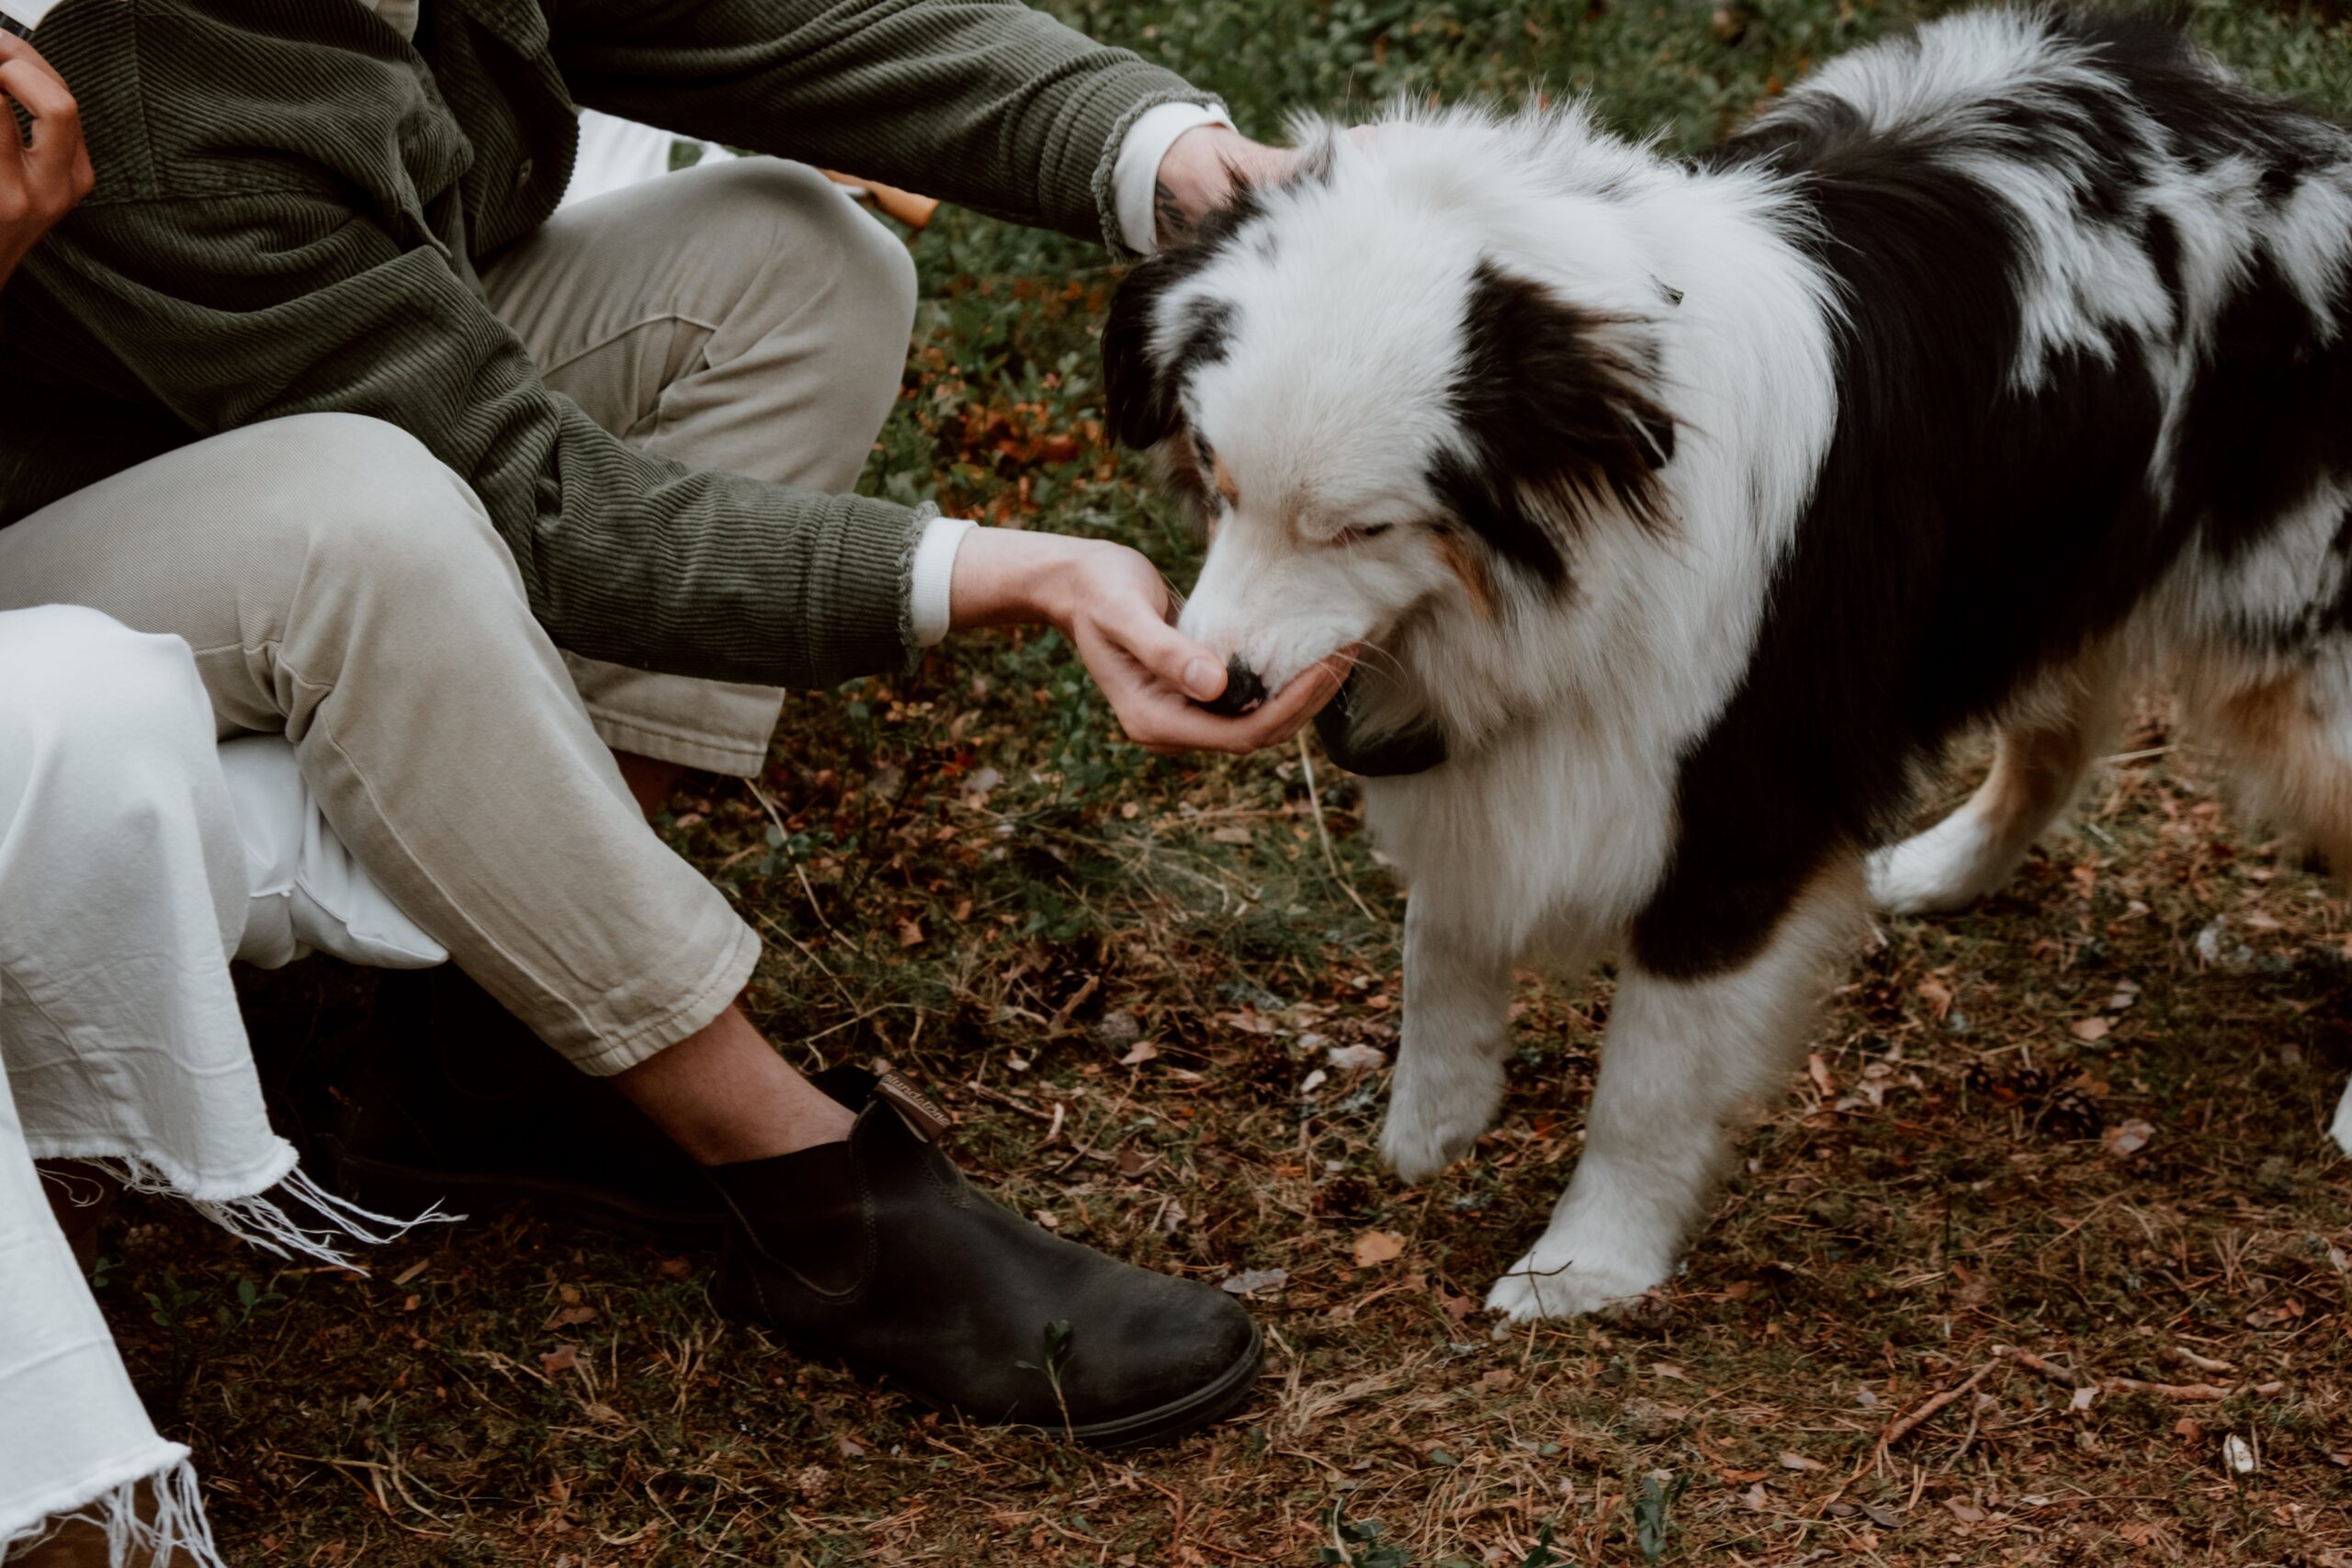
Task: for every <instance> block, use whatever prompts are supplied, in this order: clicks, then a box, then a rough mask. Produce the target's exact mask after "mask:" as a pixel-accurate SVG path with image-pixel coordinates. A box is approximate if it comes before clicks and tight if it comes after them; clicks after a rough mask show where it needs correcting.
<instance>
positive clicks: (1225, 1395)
mask: <svg viewBox="0 0 2352 1568" xmlns="http://www.w3.org/2000/svg"><path fill="white" fill-rule="evenodd" d="M1265 1362H1266V1337H1265V1334H1264V1333H1263V1331H1261V1329H1260V1328H1259V1327H1258V1325H1256V1324H1255V1323H1252V1324H1250V1348H1249V1349H1248V1350H1247V1351H1245V1352H1243V1354H1242V1356H1241V1359H1239V1360H1238V1361H1236V1362H1234V1363H1233V1365H1232V1366H1230V1367H1227V1369H1226V1370H1225V1371H1223V1372H1221V1373H1219V1374H1218V1376H1217V1379H1216V1382H1211V1383H1207V1384H1204V1386H1202V1387H1201V1388H1198V1389H1196V1390H1194V1391H1193V1393H1188V1394H1186V1395H1185V1396H1184V1397H1183V1398H1182V1399H1179V1400H1176V1401H1173V1402H1172V1403H1170V1404H1163V1405H1161V1406H1160V1407H1159V1409H1157V1410H1147V1411H1145V1412H1143V1413H1142V1414H1141V1415H1138V1416H1122V1417H1121V1418H1120V1419H1118V1420H1116V1421H1098V1422H1096V1423H1095V1424H1094V1425H1092V1426H1091V1427H1070V1428H1069V1436H1070V1438H1072V1439H1074V1440H1076V1441H1078V1442H1080V1443H1083V1444H1085V1445H1086V1446H1087V1447H1088V1448H1090V1449H1101V1450H1105V1451H1106V1452H1113V1453H1115V1452H1117V1451H1118V1450H1122V1449H1143V1448H1150V1447H1152V1446H1154V1445H1156V1444H1159V1443H1169V1442H1173V1441H1175V1440H1176V1439H1177V1438H1182V1437H1186V1436H1189V1435H1190V1434H1192V1433H1193V1432H1196V1431H1199V1430H1200V1429H1201V1428H1202V1427H1206V1426H1209V1425H1210V1424H1212V1423H1214V1422H1216V1421H1217V1420H1219V1419H1221V1418H1222V1417H1224V1416H1227V1415H1230V1414H1231V1413H1232V1412H1233V1410H1234V1409H1235V1407H1237V1406H1238V1405H1239V1404H1241V1402H1242V1401H1243V1400H1245V1399H1247V1398H1249V1397H1250V1389H1251V1388H1253V1387H1254V1386H1256V1384H1257V1382H1258V1371H1259V1369H1260V1368H1261V1367H1263V1366H1264V1365H1265ZM1033 1429H1034V1430H1038V1431H1043V1432H1045V1433H1046V1434H1047V1435H1048V1436H1052V1435H1054V1428H1052V1427H1036V1428H1033Z"/></svg>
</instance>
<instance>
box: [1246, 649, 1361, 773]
mask: <svg viewBox="0 0 2352 1568" xmlns="http://www.w3.org/2000/svg"><path fill="white" fill-rule="evenodd" d="M1354 665H1355V653H1354V650H1353V649H1347V650H1344V651H1342V652H1340V653H1335V654H1333V655H1332V656H1331V657H1330V658H1329V659H1327V660H1324V661H1323V662H1322V663H1320V664H1317V665H1315V666H1314V667H1313V668H1311V669H1308V670H1306V671H1302V672H1301V673H1300V674H1298V675H1296V676H1295V677H1293V678H1292V680H1291V682H1290V683H1289V684H1288V685H1286V686H1284V687H1283V689H1282V690H1281V691H1279V692H1277V693H1275V694H1274V695H1273V697H1272V700H1271V701H1269V702H1268V703H1267V704H1266V705H1264V706H1263V707H1261V708H1258V709H1256V710H1255V711H1253V712H1251V713H1249V714H1246V715H1244V716H1243V719H1242V722H1243V723H1244V724H1245V725H1246V726H1247V727H1248V728H1249V729H1250V732H1251V733H1250V736H1249V739H1250V741H1251V744H1250V748H1249V749H1250V750H1253V751H1254V750H1258V749H1259V748H1260V747H1263V746H1274V745H1279V744H1281V743H1282V742H1283V741H1285V740H1288V739H1290V738H1291V737H1292V736H1294V735H1296V734H1297V733H1298V732H1299V731H1300V730H1301V729H1304V728H1306V724H1307V721H1308V720H1310V719H1312V718H1313V717H1314V716H1316V715H1317V713H1320V712H1321V711H1322V709H1323V705H1325V704H1326V703H1329V701H1330V700H1331V699H1332V698H1333V697H1334V696H1336V695H1338V694H1339V691H1340V684H1341V683H1342V682H1345V681H1346V680H1347V678H1348V671H1350V670H1351V669H1352V668H1353V667H1354ZM1236 739H1241V737H1236Z"/></svg>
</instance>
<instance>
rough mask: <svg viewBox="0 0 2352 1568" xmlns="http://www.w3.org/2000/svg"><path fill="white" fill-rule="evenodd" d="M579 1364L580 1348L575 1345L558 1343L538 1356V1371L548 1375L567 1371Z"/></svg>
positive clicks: (553, 1375)
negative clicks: (544, 1353)
mask: <svg viewBox="0 0 2352 1568" xmlns="http://www.w3.org/2000/svg"><path fill="white" fill-rule="evenodd" d="M579 1364H580V1350H579V1348H578V1347H577V1346H572V1345H559V1346H557V1347H556V1348H554V1349H552V1350H550V1351H548V1353H547V1354H546V1355H544V1356H541V1357H540V1358H539V1371H543V1372H545V1373H547V1375H548V1376H549V1377H555V1376H557V1375H558V1374H560V1373H562V1372H568V1371H571V1369H572V1368H574V1367H576V1366H578V1365H579Z"/></svg>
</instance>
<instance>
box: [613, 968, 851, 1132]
mask: <svg viewBox="0 0 2352 1568" xmlns="http://www.w3.org/2000/svg"><path fill="white" fill-rule="evenodd" d="M613 1084H614V1087H616V1089H619V1090H620V1091H621V1093H623V1094H624V1095H626V1096H628V1099H629V1100H630V1102H631V1103H633V1104H634V1105H636V1107H637V1108H638V1109H639V1111H644V1112H645V1114H646V1115H647V1116H648V1117H650V1118H651V1120H652V1122H653V1124H654V1125H655V1126H657V1127H659V1128H661V1129H662V1132H663V1133H665V1134H668V1135H669V1137H670V1139H671V1141H673V1143H675V1144H676V1145H678V1146H679V1147H680V1148H681V1149H684V1151H685V1152H686V1154H687V1156H689V1157H690V1158H692V1159H694V1160H695V1162H696V1163H698V1164H701V1165H734V1164H738V1163H741V1162H742V1161H744V1160H754V1159H769V1158H773V1157H774V1156H777V1155H786V1154H792V1153H794V1152H796V1151H797V1150H800V1149H805V1148H810V1147H813V1146H815V1145H819V1144H829V1143H838V1142H839V1141H841V1140H842V1139H843V1138H846V1137H848V1136H849V1133H850V1127H851V1125H852V1124H853V1123H854V1121H855V1120H856V1119H855V1117H854V1116H853V1115H852V1114H851V1112H850V1111H849V1108H848V1107H847V1106H844V1105H842V1103H841V1102H840V1101H838V1100H832V1099H831V1098H830V1097H828V1096H827V1095H826V1094H825V1092H824V1091H823V1090H822V1089H818V1088H817V1087H816V1086H815V1085H814V1084H812V1083H810V1082H809V1080H808V1079H807V1078H804V1077H801V1076H800V1075H799V1074H798V1073H797V1072H795V1071H793V1069H792V1067H791V1066H790V1065H789V1064H788V1063H786V1061H785V1060H784V1058H783V1057H781V1056H779V1055H776V1054H775V1047H774V1046H772V1045H770V1044H769V1043H768V1042H767V1041H766V1039H765V1038H764V1037H763V1036H762V1035H761V1033H760V1032H759V1031H758V1030H757V1029H755V1028H753V1027H752V1021H751V1020H749V1019H747V1018H745V1017H744V1016H743V1013H742V1010H741V1009H740V1008H732V1007H730V1008H729V1009H728V1010H726V1011H725V1012H723V1013H721V1014H719V1015H718V1018H716V1019H713V1020H712V1021H710V1022H709V1023H707V1024H706V1025H704V1026H703V1027H702V1028H701V1029H699V1030H696V1031H695V1032H694V1033H692V1034H689V1035H687V1036H686V1037H685V1038H684V1040H681V1041H679V1042H678V1043H676V1044H674V1045H672V1046H670V1047H668V1048H667V1049H665V1050H663V1051H662V1052H660V1053H659V1054H658V1055H652V1056H650V1057H648V1058H647V1059H646V1060H644V1061H642V1062H639V1064H638V1065H637V1066H633V1067H631V1068H629V1069H628V1071H626V1072H624V1073H621V1074H619V1075H617V1076H616V1077H615V1078H614V1079H613Z"/></svg>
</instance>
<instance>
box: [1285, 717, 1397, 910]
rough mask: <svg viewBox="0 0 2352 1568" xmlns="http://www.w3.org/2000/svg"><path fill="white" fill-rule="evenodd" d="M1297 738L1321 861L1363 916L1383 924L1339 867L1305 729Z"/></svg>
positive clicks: (1337, 853)
mask: <svg viewBox="0 0 2352 1568" xmlns="http://www.w3.org/2000/svg"><path fill="white" fill-rule="evenodd" d="M1297 740H1298V765H1299V767H1300V768H1301V769H1303V770H1304V771H1305V773H1306V808H1307V809H1308V810H1309V811H1311V812H1313V813H1314V814H1315V836H1316V837H1317V839H1319V840H1322V843H1323V863H1324V864H1325V865H1328V866H1329V867H1330V868H1331V877H1332V880H1334V881H1336V882H1337V883H1339V885H1340V892H1342V893H1345V894H1346V895H1347V896H1348V898H1349V900H1350V902H1351V903H1353V904H1354V905H1355V907H1356V908H1359V909H1362V910H1363V918H1364V919H1367V920H1370V921H1372V922H1373V923H1374V924H1375V925H1385V924H1386V922H1385V921H1384V920H1382V919H1381V918H1380V917H1379V916H1378V915H1375V914H1374V913H1373V912H1372V906H1371V905H1369V904H1367V903H1365V902H1364V901H1363V894H1361V893H1359V892H1357V891H1356V885H1355V884H1354V883H1353V882H1351V881H1349V880H1348V874H1347V873H1346V872H1344V871H1341V870H1340V856H1339V852H1338V851H1336V850H1334V849H1332V847H1331V830H1330V829H1329V828H1327V827H1325V826H1324V825H1323V794H1322V792H1321V791H1320V790H1318V789H1317V788H1316V787H1315V759H1314V758H1313V757H1311V756H1309V755H1307V751H1306V731H1305V730H1303V729H1302V730H1300V731H1299V732H1298V736H1297Z"/></svg>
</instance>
